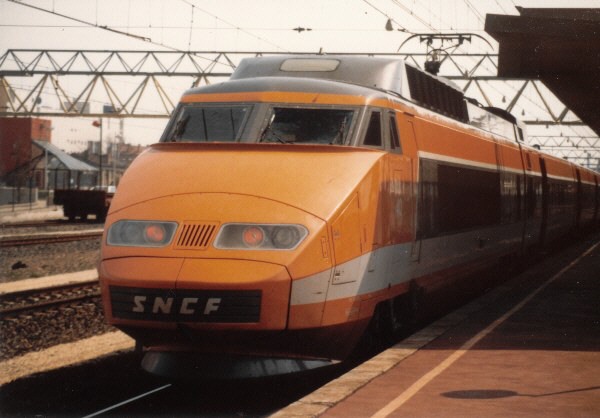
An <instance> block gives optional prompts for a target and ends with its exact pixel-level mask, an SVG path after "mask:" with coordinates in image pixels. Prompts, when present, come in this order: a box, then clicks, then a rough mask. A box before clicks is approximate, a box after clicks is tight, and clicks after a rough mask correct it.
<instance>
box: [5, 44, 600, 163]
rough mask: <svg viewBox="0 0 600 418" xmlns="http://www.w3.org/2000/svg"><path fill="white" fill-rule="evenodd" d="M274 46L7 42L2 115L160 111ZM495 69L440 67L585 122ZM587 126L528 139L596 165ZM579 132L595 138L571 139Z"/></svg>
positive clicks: (500, 94) (483, 63) (531, 84)
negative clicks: (123, 47) (73, 46)
mask: <svg viewBox="0 0 600 418" xmlns="http://www.w3.org/2000/svg"><path fill="white" fill-rule="evenodd" d="M275 54H281V52H264V51H263V52H218V51H186V52H181V51H118V50H58V49H56V50H34V49H11V50H7V51H6V52H5V53H4V54H2V55H1V56H0V117H2V116H41V117H54V116H61V117H64V116H67V117H69V116H71V117H77V116H90V117H117V118H123V117H127V118H129V117H138V118H165V117H168V116H169V115H170V114H171V112H172V111H173V109H174V107H175V104H176V103H177V101H178V98H179V96H180V95H181V93H182V92H183V91H184V90H185V89H186V88H189V87H190V86H198V85H201V84H211V83H214V82H218V81H224V80H226V79H227V78H229V76H230V75H231V73H232V72H233V70H234V69H235V68H236V66H237V64H238V63H239V62H240V60H241V59H243V58H245V57H256V56H262V55H275ZM295 54H297V53H295ZM300 54H307V55H308V54H312V53H300ZM335 54H336V53H329V55H335ZM339 54H340V55H369V56H388V57H389V56H396V57H398V58H401V59H404V60H406V61H407V62H410V63H411V64H413V65H416V66H418V67H419V68H422V67H423V65H424V61H425V58H426V54H424V53H395V54H392V53H388V54H383V53H382V54H376V53H353V54H348V53H339ZM497 70H498V55H497V54H466V53H453V54H450V55H447V56H445V57H444V58H443V64H442V66H441V75H442V76H443V77H446V78H448V79H451V80H453V81H454V82H455V83H456V84H457V85H459V86H460V87H461V88H462V89H463V91H464V92H465V94H466V95H467V96H469V97H473V98H476V99H477V100H479V101H480V102H481V103H482V104H484V105H486V106H496V107H500V108H503V109H505V110H508V111H509V112H512V113H513V114H515V115H516V116H517V117H518V118H520V119H521V120H523V121H524V122H525V123H526V124H528V125H530V126H532V127H536V126H537V127H554V126H561V127H580V128H581V127H582V128H583V129H584V130H585V125H584V124H583V123H582V122H581V120H579V118H578V117H577V116H576V115H574V114H573V113H572V112H571V111H570V110H569V109H568V108H567V107H566V106H565V105H564V104H562V103H561V102H560V101H559V100H558V99H557V98H556V97H555V96H554V95H553V94H552V93H551V92H550V91H549V90H548V89H547V88H546V87H545V86H544V84H543V83H542V82H540V81H539V80H525V79H519V78H509V77H498V76H497V75H496V74H497ZM585 132H586V133H584V134H582V133H581V132H570V133H568V134H567V135H565V134H562V133H559V132H552V133H546V132H543V134H542V135H540V134H537V133H533V134H532V140H533V142H534V143H536V144H538V145H540V146H541V147H542V148H546V149H548V148H552V149H555V150H557V151H559V152H558V153H559V155H561V156H563V157H567V158H569V159H571V160H575V161H577V162H579V163H583V164H586V165H591V166H592V167H594V168H595V167H596V166H598V164H599V163H600V158H598V157H600V153H599V152H598V147H597V141H596V139H597V138H595V137H593V135H594V134H593V132H591V133H589V134H588V133H587V132H588V131H587V130H586V131H585ZM561 135H562V136H561ZM582 135H584V136H588V137H590V138H592V139H593V140H590V141H588V142H587V143H582V142H581V140H580V139H575V138H580V137H581V136H582ZM548 138H551V139H548ZM574 142H575V143H576V144H579V148H574V146H573V143H574ZM589 144H593V146H588V145H589ZM562 148H565V149H568V153H566V151H565V152H563V151H561V149H562Z"/></svg>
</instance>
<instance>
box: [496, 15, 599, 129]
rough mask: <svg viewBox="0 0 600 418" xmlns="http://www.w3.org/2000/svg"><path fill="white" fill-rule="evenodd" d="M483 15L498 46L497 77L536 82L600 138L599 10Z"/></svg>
mask: <svg viewBox="0 0 600 418" xmlns="http://www.w3.org/2000/svg"><path fill="white" fill-rule="evenodd" d="M517 10H518V11H519V13H520V16H507V15H487V16H486V21H485V30H486V32H487V33H489V34H490V35H491V36H492V37H493V38H494V39H496V41H498V42H499V44H500V53H499V62H498V76H500V77H518V78H539V79H540V80H541V81H542V82H543V83H544V84H545V85H546V86H547V87H548V88H549V89H550V90H551V91H552V92H553V93H554V94H555V95H556V97H558V98H559V99H560V100H561V101H562V102H563V103H564V104H565V105H566V106H567V107H568V108H569V109H570V110H571V111H573V113H575V114H576V115H577V116H578V117H579V118H580V119H581V120H582V121H583V122H584V123H585V124H587V125H588V126H589V127H590V128H592V129H593V130H594V131H595V132H596V134H598V135H600V9H525V8H520V7H518V8H517Z"/></svg>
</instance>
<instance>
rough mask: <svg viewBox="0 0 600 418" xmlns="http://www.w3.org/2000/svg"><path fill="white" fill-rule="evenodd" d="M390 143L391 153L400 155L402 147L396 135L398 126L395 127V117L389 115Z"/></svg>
mask: <svg viewBox="0 0 600 418" xmlns="http://www.w3.org/2000/svg"><path fill="white" fill-rule="evenodd" d="M389 124H390V142H391V147H392V151H394V152H397V153H399V154H402V145H400V135H398V125H396V115H394V114H393V113H390V119H389Z"/></svg>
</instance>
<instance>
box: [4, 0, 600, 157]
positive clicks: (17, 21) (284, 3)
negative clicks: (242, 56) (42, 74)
mask: <svg viewBox="0 0 600 418" xmlns="http://www.w3.org/2000/svg"><path fill="white" fill-rule="evenodd" d="M28 6H34V7H28ZM515 6H523V7H600V0H327V1H323V0H252V1H251V0H170V1H165V0H23V1H10V0H0V56H1V55H3V54H4V53H5V52H6V50H8V49H98V50H116V49H118V50H183V51H187V50H192V51H267V52H268V51H277V52H318V51H319V50H322V51H324V52H396V51H397V50H398V47H399V46H400V44H402V42H403V41H404V40H406V39H407V38H408V37H409V36H410V34H412V33H423V32H471V33H476V34H479V35H481V36H483V37H486V38H487V39H488V40H489V42H490V43H491V44H492V47H493V48H494V49H495V48H496V47H497V44H496V43H495V42H494V41H493V39H492V38H491V37H489V36H487V34H486V33H485V32H484V31H483V26H484V21H485V15H486V14H488V13H492V14H514V15H518V12H517V10H516V7H515ZM40 9H45V10H47V11H42V10H40ZM388 19H389V20H390V23H391V24H392V27H393V29H394V30H392V31H389V30H386V28H385V26H386V22H387V21H388ZM102 27H106V28H110V29H112V30H113V31H112V32H111V31H108V30H106V29H102ZM294 28H304V29H306V30H304V31H295V30H294ZM308 29H310V30H308ZM117 32H119V33H117ZM142 38H144V40H142ZM403 48H404V49H405V50H406V49H409V50H410V51H411V52H425V49H424V46H423V45H420V44H419V43H418V41H417V40H416V39H415V40H413V41H411V43H409V44H407V45H405V47H403ZM469 51H470V52H494V51H491V50H490V47H489V46H487V45H486V44H485V43H483V42H481V41H474V42H473V43H472V44H470V45H468V44H465V46H464V52H469ZM10 81H11V83H15V85H17V87H19V88H21V89H22V91H25V90H26V89H27V88H28V86H30V84H31V83H32V80H27V79H26V78H25V77H21V79H19V80H15V79H14V78H12V79H11V80H10ZM75 82H76V81H75ZM75 82H74V83H75ZM124 83H126V82H124ZM190 83H191V81H190V80H178V81H172V82H167V83H166V84H165V88H166V91H167V94H168V95H169V97H171V98H172V100H173V101H175V102H176V101H177V100H178V98H179V97H180V96H181V93H182V92H183V90H185V88H187V87H189V85H190ZM130 84H131V83H130ZM63 87H64V88H65V89H67V90H69V87H70V86H63ZM71 87H72V91H77V86H75V85H73V86H71ZM29 88H30V87H29ZM122 88H123V89H127V88H132V87H131V86H127V85H126V84H123V85H122ZM43 101H44V102H43V105H46V106H50V107H52V106H57V103H54V102H55V101H56V100H55V99H54V102H53V99H52V98H51V97H50V92H48V98H44V99H43ZM101 105H102V103H97V106H101ZM166 122H167V121H166V119H158V120H150V119H127V120H125V122H124V127H123V131H124V132H123V134H124V136H125V138H126V141H127V142H130V143H134V144H138V143H141V144H144V145H146V144H150V143H153V142H156V141H157V140H158V138H159V137H160V134H161V132H162V130H163V128H164V126H165V124H166ZM105 123H106V126H105V134H106V135H107V137H109V139H110V138H114V137H115V136H116V135H118V134H119V133H120V132H119V130H120V126H119V123H118V121H116V120H112V121H110V122H108V121H107V122H105ZM109 123H110V126H108V125H109ZM53 126H54V131H53V143H55V144H57V145H58V146H60V147H61V148H63V149H66V150H67V151H76V150H79V149H81V148H82V147H85V144H86V142H87V141H88V140H96V139H97V137H98V130H97V129H96V128H94V127H92V126H91V122H90V120H88V119H86V118H81V119H79V120H75V119H73V118H54V119H53Z"/></svg>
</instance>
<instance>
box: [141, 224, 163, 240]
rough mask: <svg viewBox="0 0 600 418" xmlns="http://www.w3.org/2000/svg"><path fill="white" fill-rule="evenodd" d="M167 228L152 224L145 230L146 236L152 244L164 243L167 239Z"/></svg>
mask: <svg viewBox="0 0 600 418" xmlns="http://www.w3.org/2000/svg"><path fill="white" fill-rule="evenodd" d="M165 235H166V232H165V228H164V227H163V226H162V225H158V224H150V225H147V226H146V228H145V229H144V236H145V237H146V239H147V240H148V241H150V242H153V243H156V242H162V241H163V240H164V239H165Z"/></svg>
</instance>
